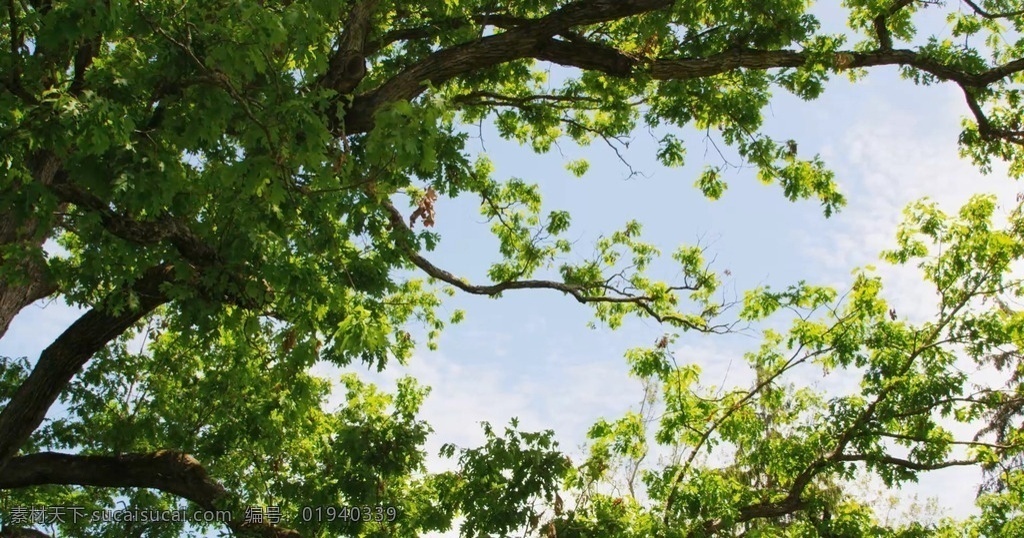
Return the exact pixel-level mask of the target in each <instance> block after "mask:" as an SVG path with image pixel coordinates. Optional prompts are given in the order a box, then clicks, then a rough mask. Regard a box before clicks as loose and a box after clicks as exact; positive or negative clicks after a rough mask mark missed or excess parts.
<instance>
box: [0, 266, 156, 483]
mask: <svg viewBox="0 0 1024 538" xmlns="http://www.w3.org/2000/svg"><path fill="white" fill-rule="evenodd" d="M172 273H173V267H171V266H169V265H159V266H156V267H153V268H150V269H149V270H147V271H146V272H145V274H144V275H143V276H142V277H141V278H139V280H138V281H136V282H135V284H134V285H133V286H132V287H131V289H130V290H125V291H130V292H132V293H134V294H135V295H137V297H138V301H137V303H136V304H135V306H131V307H129V306H126V307H124V308H121V309H120V310H119V311H112V310H111V309H110V308H109V307H108V306H107V305H100V306H98V307H95V308H93V309H91V310H89V311H88V312H86V313H85V314H83V315H82V317H80V318H78V320H77V321H75V322H74V323H73V324H71V326H70V327H68V328H67V330H65V331H64V332H63V333H61V335H60V336H58V337H57V339H56V340H54V341H53V343H52V344H50V345H49V346H48V347H47V348H46V349H44V350H43V352H42V354H40V356H39V361H38V362H37V363H36V366H35V368H33V369H32V373H31V374H29V376H28V378H27V379H26V380H25V381H24V382H23V383H22V384H21V386H20V387H19V388H18V390H17V392H15V393H14V395H13V396H12V397H11V399H10V401H9V402H8V403H7V406H5V407H4V409H3V411H0V475H3V473H4V471H3V468H4V466H5V464H6V463H7V462H8V460H10V458H11V457H13V456H14V454H16V453H17V451H18V449H20V448H21V446H22V445H24V444H25V441H27V440H28V438H29V436H30V435H31V434H32V432H34V431H35V430H36V428H38V427H39V425H40V424H42V422H43V418H44V417H45V416H46V412H47V411H48V410H49V409H50V406H51V405H53V403H54V402H55V401H57V397H58V396H59V395H60V393H61V391H63V390H64V387H66V386H67V384H68V382H69V381H71V378H72V377H74V375H75V374H76V373H78V371H79V370H80V369H81V368H82V365H84V364H85V363H86V362H87V361H88V360H89V359H90V358H92V356H93V354H95V353H96V352H97V351H99V350H100V349H102V348H103V346H105V345H107V343H108V342H110V341H111V340H113V339H115V338H117V337H118V336H120V335H121V334H122V333H123V332H124V331H125V330H127V329H128V328H129V327H131V326H132V325H133V324H135V322H137V321H139V320H140V319H142V318H143V317H145V316H146V315H147V314H149V313H150V312H152V311H153V310H155V309H156V308H157V307H158V306H160V305H161V304H163V303H165V302H167V300H168V298H167V296H166V295H165V294H164V293H163V292H162V291H161V287H162V285H163V284H164V283H167V282H170V280H171V277H172Z"/></svg>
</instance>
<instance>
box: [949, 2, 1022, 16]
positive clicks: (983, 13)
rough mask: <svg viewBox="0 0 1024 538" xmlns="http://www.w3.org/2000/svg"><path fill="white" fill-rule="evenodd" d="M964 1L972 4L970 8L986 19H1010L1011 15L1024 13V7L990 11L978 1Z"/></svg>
mask: <svg viewBox="0 0 1024 538" xmlns="http://www.w3.org/2000/svg"><path fill="white" fill-rule="evenodd" d="M963 2H964V3H965V4H967V5H968V6H970V8H971V9H972V10H974V12H975V13H977V14H978V15H981V16H982V17H984V18H986V19H1008V18H1010V17H1016V16H1018V15H1024V9H1018V10H1016V11H997V12H995V13H992V12H989V11H985V10H984V9H982V8H981V6H979V5H978V4H977V3H976V2H973V1H972V0H963Z"/></svg>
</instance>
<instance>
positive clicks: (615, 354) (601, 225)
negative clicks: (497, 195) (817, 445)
mask: <svg viewBox="0 0 1024 538" xmlns="http://www.w3.org/2000/svg"><path fill="white" fill-rule="evenodd" d="M933 22H934V25H935V26H936V27H934V28H932V27H930V26H931V25H932V23H933ZM940 25H941V22H935V21H931V22H928V23H926V24H922V25H920V26H921V29H922V30H936V31H938V30H941V26H940ZM966 113H967V109H966V106H965V105H964V104H963V101H962V97H961V96H960V94H959V93H958V91H957V90H956V89H955V87H953V86H951V85H940V86H935V87H916V86H914V85H913V84H912V83H910V82H907V81H902V80H899V78H898V77H897V76H896V69H895V68H881V69H874V70H872V71H871V73H870V74H869V76H868V77H867V78H866V79H864V80H862V81H860V82H858V83H857V84H851V83H849V82H848V81H845V80H842V79H837V80H835V81H833V82H832V83H831V84H830V85H829V87H828V91H826V93H825V95H824V96H823V97H822V98H820V99H818V100H816V101H813V102H802V101H800V100H798V99H796V98H793V97H791V96H788V95H783V94H779V95H778V96H777V98H776V99H775V100H773V102H772V105H771V107H770V108H769V109H767V110H765V114H766V117H767V121H766V128H765V132H766V133H768V134H770V135H772V136H773V137H776V138H780V139H789V138H791V139H794V140H797V141H798V142H799V147H800V154H801V155H802V156H809V155H813V154H815V153H820V154H821V155H822V156H823V158H824V159H825V160H826V162H827V163H828V165H829V166H830V167H831V168H832V169H833V170H834V171H835V172H836V175H837V179H838V181H839V183H840V185H841V188H842V191H843V192H844V193H845V194H846V195H847V198H848V201H849V203H848V205H847V206H846V207H845V208H844V209H843V210H842V211H841V212H840V213H839V214H838V215H836V216H833V217H832V218H830V219H826V218H825V217H824V216H823V215H822V212H821V209H820V207H819V206H818V205H817V204H816V203H815V202H798V203H791V202H788V201H786V200H785V199H784V197H783V195H782V191H781V189H780V188H778V187H777V186H764V185H762V184H761V183H759V182H758V181H757V180H756V179H755V178H754V177H753V174H752V173H750V171H749V170H748V171H741V172H736V173H733V172H728V173H727V176H726V177H727V178H728V179H729V189H728V190H727V191H726V193H725V195H724V196H723V198H722V199H721V200H719V201H714V202H712V201H709V200H707V199H705V198H704V197H703V196H702V195H701V194H700V192H699V191H698V190H697V189H696V188H694V187H693V182H694V180H695V179H696V176H697V174H698V173H699V171H700V170H701V168H702V167H703V165H704V164H705V163H708V162H710V163H712V164H717V163H718V157H717V154H716V153H715V152H714V150H713V149H712V150H710V151H708V153H707V157H706V158H705V155H704V154H705V151H704V146H703V144H702V142H701V139H702V135H701V134H700V133H696V132H693V131H692V130H691V131H685V132H684V133H682V134H683V135H685V137H686V139H687V140H688V141H690V142H691V144H690V145H689V147H688V158H687V161H688V164H687V166H686V167H684V168H679V169H666V168H663V167H661V166H660V165H658V164H657V163H656V161H655V160H654V146H653V140H652V139H651V138H650V137H649V136H648V135H647V134H646V132H644V131H641V132H638V133H636V134H635V135H634V137H633V142H632V143H631V144H630V147H629V149H628V150H627V151H625V152H624V155H625V157H626V158H627V159H628V160H629V162H630V163H631V164H632V165H633V166H634V167H635V168H637V169H638V170H641V171H643V172H644V173H645V174H647V176H646V177H644V176H638V177H635V178H632V179H625V177H626V176H627V174H628V170H627V169H626V167H625V166H624V165H623V164H622V163H620V162H619V161H618V159H617V158H616V156H615V155H614V154H613V153H611V152H610V151H609V150H608V148H607V147H606V146H605V145H604V144H602V143H600V142H598V143H595V144H594V145H593V146H592V147H590V148H586V149H581V148H577V147H574V146H573V145H572V144H569V143H563V144H562V146H561V149H562V151H563V152H564V156H563V155H560V154H559V152H558V151H557V150H555V151H553V152H551V153H549V154H547V155H535V154H533V153H532V152H531V151H530V150H529V149H527V148H523V147H519V146H517V145H516V144H513V143H509V142H505V141H502V140H501V139H500V138H499V137H498V136H497V134H496V133H495V132H494V131H493V130H491V129H488V128H486V127H485V128H484V133H483V134H484V144H485V146H486V148H487V150H488V153H489V155H490V157H491V158H492V159H493V160H494V162H495V165H496V171H497V172H496V175H497V176H498V177H499V178H507V177H520V178H522V179H524V180H527V181H529V182H536V183H539V184H540V185H541V186H542V190H543V193H544V195H545V208H546V209H548V210H553V209H564V210H568V211H570V212H571V213H572V215H573V226H572V228H571V231H570V232H569V234H568V236H569V237H571V238H579V240H580V241H579V245H580V247H581V252H584V253H586V252H589V250H590V249H589V244H591V243H592V242H593V240H594V239H595V238H596V237H597V236H599V235H601V234H608V233H611V232H612V231H614V230H616V229H618V228H620V227H621V226H622V225H623V224H624V223H625V222H626V221H628V220H630V219H638V220H640V221H641V222H642V223H643V224H644V226H645V233H644V237H645V239H646V240H648V241H650V242H653V243H655V244H658V245H659V246H661V247H662V248H663V250H664V251H665V252H671V250H673V249H674V248H675V247H676V246H678V245H680V244H694V243H696V242H698V241H701V242H702V243H703V244H706V245H708V247H709V248H708V254H709V255H711V256H717V261H716V263H715V267H717V268H720V269H729V270H730V272H731V273H732V275H733V279H734V281H735V282H734V283H729V286H730V287H731V286H733V285H734V286H735V289H736V290H737V293H739V294H741V293H742V291H743V290H745V289H748V288H750V287H753V286H756V285H759V284H769V285H773V286H786V285H788V284H790V283H795V282H796V281H798V280H801V279H805V280H808V281H810V282H815V283H823V284H833V285H836V286H838V287H840V288H842V287H843V286H844V285H845V284H846V283H848V281H849V275H850V271H851V270H852V269H853V268H855V267H858V266H863V265H866V264H876V265H878V266H879V272H880V274H881V275H882V276H883V278H884V280H885V283H886V286H887V289H888V291H887V296H888V298H889V299H890V300H892V301H893V302H894V305H895V307H896V309H897V310H898V311H899V312H900V314H901V315H906V316H908V317H909V318H910V319H912V320H918V321H919V320H921V319H925V318H927V317H928V316H929V314H930V312H931V308H932V306H931V305H932V303H933V301H932V298H931V296H930V294H929V291H928V289H927V288H926V287H925V286H923V285H922V284H921V282H920V278H919V277H918V275H917V274H916V271H915V270H913V269H907V268H892V267H888V266H885V265H884V264H881V263H880V262H879V261H878V260H877V255H878V252H879V251H881V250H883V249H885V248H887V247H890V246H891V245H892V244H893V237H894V232H895V226H896V224H897V222H898V221H899V217H900V212H901V211H902V209H903V207H904V206H905V205H906V204H907V203H909V202H911V201H914V200H916V199H919V198H920V197H922V196H926V195H927V196H931V197H932V198H934V199H936V200H937V201H939V202H940V204H941V205H942V206H943V208H944V209H947V210H955V209H956V208H958V207H959V205H960V204H962V203H963V202H964V201H966V200H967V198H969V197H970V196H971V195H972V194H974V193H979V192H985V193H996V194H998V195H999V196H1000V198H1001V199H1002V200H1003V201H1004V202H1006V205H1009V203H1010V202H1012V201H1013V198H1014V196H1015V194H1016V193H1017V191H1018V186H1017V185H1016V184H1015V183H1014V182H1013V181H1012V180H1010V179H1007V178H1006V176H1005V174H1004V173H1003V170H1002V169H1001V168H999V167H996V169H995V171H994V172H993V173H992V174H991V175H989V176H982V175H981V174H979V173H978V172H977V171H976V170H975V169H974V168H973V167H972V166H971V165H970V164H969V163H967V162H965V161H963V160H961V159H959V158H958V157H957V148H956V139H957V135H958V134H959V122H960V118H961V117H962V116H964V115H965V114H966ZM473 132H474V133H475V132H476V131H475V129H474V130H473ZM581 156H584V157H587V158H588V159H590V161H591V169H590V171H589V172H588V173H587V174H586V175H585V176H584V177H582V178H576V177H574V176H572V175H571V174H570V173H568V172H567V171H565V169H564V164H565V162H566V161H567V160H570V159H575V158H578V157H581ZM436 209H437V226H436V231H437V232H439V233H440V234H441V236H442V238H443V239H442V242H441V244H440V246H439V248H438V249H437V250H436V251H435V252H433V253H431V254H430V255H429V259H430V260H431V261H432V262H434V263H435V264H436V265H439V266H441V267H443V268H445V269H447V270H449V271H452V272H454V273H456V274H459V275H462V276H465V277H467V278H469V279H470V280H473V281H477V282H484V281H485V272H486V268H487V266H488V265H489V264H490V263H491V262H493V261H497V260H498V259H499V258H498V256H499V254H498V252H497V248H496V242H495V241H494V240H493V239H492V238H491V236H490V233H489V231H488V225H487V224H485V223H484V222H483V219H482V217H480V216H479V213H478V211H477V205H476V203H475V201H474V200H472V199H468V198H467V199H459V200H440V201H438V203H437V208H436ZM444 308H445V309H447V310H454V309H456V308H461V309H464V310H466V312H467V318H466V320H465V321H464V322H463V323H462V324H460V325H456V326H452V327H449V328H448V329H447V330H446V331H445V333H444V334H443V336H442V338H441V341H440V349H439V350H438V351H436V352H431V351H428V350H426V349H425V348H421V349H419V350H418V351H417V353H416V355H415V356H414V357H413V358H412V359H411V361H410V363H409V365H408V366H406V367H398V366H397V365H394V367H392V368H389V369H388V370H387V371H385V372H384V373H383V374H371V373H367V372H364V374H365V376H366V377H367V378H369V379H373V380H376V381H378V382H380V383H381V384H382V385H384V386H389V385H391V384H393V382H394V380H395V379H396V378H397V377H398V376H400V375H403V374H411V375H414V376H416V377H417V378H419V379H420V380H421V381H422V382H423V383H425V384H427V385H431V386H432V387H433V392H432V394H431V396H430V397H429V399H428V400H427V402H426V404H425V406H424V409H423V417H424V418H425V419H426V420H427V421H428V422H429V423H430V424H431V425H432V426H433V427H434V429H435V434H434V436H433V437H432V438H431V440H430V444H429V445H428V450H429V451H430V453H431V455H432V458H431V461H432V464H433V465H434V466H435V468H442V467H443V466H444V465H445V464H444V462H441V461H440V460H439V459H438V458H436V454H437V450H438V448H439V447H440V445H441V444H442V443H446V442H453V443H455V444H457V445H460V446H475V445H477V444H479V443H481V442H482V441H483V434H482V431H481V428H480V427H479V422H481V421H489V422H491V423H492V424H493V425H495V426H496V427H501V426H503V425H505V424H507V423H508V421H509V419H510V418H512V417H518V418H519V419H520V422H521V425H522V428H523V429H525V430H538V429H547V428H551V429H554V430H555V431H556V432H557V433H558V438H559V440H560V441H561V444H562V447H563V449H565V450H567V451H569V452H570V453H574V454H577V455H578V454H579V451H578V450H577V446H578V445H579V444H580V443H582V442H583V440H584V433H585V431H586V430H587V428H588V427H589V426H590V425H591V424H592V423H593V422H594V420H595V419H596V418H598V417H600V416H604V417H609V418H614V417H617V416H620V415H621V414H622V413H623V412H625V411H626V410H627V409H629V408H630V406H634V405H636V403H637V402H639V400H640V398H641V396H642V391H641V388H640V384H639V383H638V382H637V381H636V380H633V379H631V378H629V377H628V375H627V367H626V363H625V360H624V358H623V353H624V352H625V350H626V349H628V348H630V347H633V346H638V345H649V344H651V343H653V342H654V341H655V340H656V338H658V337H659V336H660V335H661V334H663V333H664V332H665V329H664V328H662V327H659V326H657V325H656V324H655V323H654V322H637V321H633V322H629V323H627V324H626V325H625V326H623V327H622V328H621V329H620V330H618V331H615V332H611V331H608V330H606V329H598V330H592V329H588V328H587V326H586V324H587V322H588V321H590V319H591V311H590V309H589V308H587V307H585V306H583V305H580V304H578V303H576V302H575V301H573V300H572V299H571V298H568V297H565V296H562V295H561V294H558V293H555V292H546V291H522V292H519V293H507V294H506V295H505V297H503V298H501V299H499V300H492V299H487V298H481V297H471V296H465V295H461V294H460V295H457V296H456V297H455V298H453V299H451V300H449V301H448V302H447V303H446V305H445V307H444ZM75 317H76V313H75V312H74V311H72V310H71V309H69V308H66V307H64V306H62V305H60V304H59V303H52V304H47V305H42V304H41V305H36V306H31V307H29V308H27V309H26V310H25V311H24V312H23V313H22V314H21V315H20V316H19V317H18V318H17V319H16V320H15V322H14V323H13V324H12V326H11V329H10V331H9V332H8V334H7V336H6V338H4V340H3V341H2V342H0V355H9V356H26V355H27V356H29V357H35V356H37V355H38V353H39V351H40V350H41V349H42V348H43V347H45V346H46V345H47V344H48V343H49V342H50V341H52V339H53V338H54V337H55V336H56V335H57V334H59V332H60V331H61V330H63V329H64V328H65V327H66V326H67V325H68V324H70V323H71V321H73V320H74V318H75ZM758 343H759V341H758V339H757V338H755V337H753V336H752V335H751V334H746V335H728V336H702V335H686V336H684V337H683V338H681V339H680V340H679V341H678V342H677V343H676V344H675V349H674V351H675V353H676V355H677V360H678V361H679V362H680V363H683V362H688V361H694V362H697V363H699V364H701V365H702V367H703V368H704V371H705V374H706V375H707V376H708V377H707V378H708V382H709V383H721V382H722V380H726V383H727V384H743V383H744V382H745V381H746V378H745V377H744V375H743V369H742V368H740V367H739V364H740V363H741V361H742V359H741V354H742V352H743V351H746V350H749V349H752V348H754V347H755V346H757V345H758ZM323 371H324V372H325V373H327V374H330V375H336V372H335V371H334V370H333V369H329V368H325V369H323ZM803 381H805V382H806V383H809V384H815V385H816V386H821V387H822V388H826V389H829V390H850V386H849V383H847V382H851V383H852V382H854V381H855V379H852V378H851V379H847V380H838V381H836V380H830V381H827V382H825V381H823V380H821V379H816V378H807V379H804V380H803ZM976 481H977V475H976V473H974V472H973V471H969V470H967V471H965V470H946V471H939V472H934V473H930V474H929V475H927V476H926V477H925V478H924V479H923V480H922V481H921V483H920V484H919V485H917V486H915V487H909V488H906V489H905V490H904V491H903V492H901V493H900V496H901V497H903V498H909V497H910V496H912V495H914V494H917V495H920V496H922V497H931V496H934V497H936V498H937V499H938V502H939V504H940V506H942V507H943V510H944V511H946V512H945V513H948V514H950V515H959V516H963V515H966V514H967V513H969V511H970V507H971V506H972V505H973V491H974V486H975V483H976Z"/></svg>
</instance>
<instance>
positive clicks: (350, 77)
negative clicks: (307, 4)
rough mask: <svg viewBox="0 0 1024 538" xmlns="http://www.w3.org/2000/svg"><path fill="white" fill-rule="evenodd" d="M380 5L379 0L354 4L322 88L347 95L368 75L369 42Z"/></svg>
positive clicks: (368, 0) (323, 79) (360, 0)
mask: <svg viewBox="0 0 1024 538" xmlns="http://www.w3.org/2000/svg"><path fill="white" fill-rule="evenodd" d="M378 4H380V0H359V1H357V2H355V3H354V4H353V6H352V9H351V10H350V11H349V14H348V20H347V21H346V22H345V30H344V32H343V33H342V34H341V37H340V38H339V39H338V50H337V51H335V53H334V55H332V56H331V59H330V62H329V64H328V68H327V72H326V73H324V76H323V78H322V79H321V81H320V85H321V86H324V87H327V88H331V89H333V90H335V91H337V92H338V94H340V95H348V94H350V93H352V90H354V89H355V88H356V86H358V85H359V83H360V82H361V81H362V80H363V77H365V76H366V53H365V51H366V40H367V37H368V35H369V32H370V24H371V22H372V19H373V14H374V12H375V11H376V10H377V5H378Z"/></svg>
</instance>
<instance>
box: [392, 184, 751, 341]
mask: <svg viewBox="0 0 1024 538" xmlns="http://www.w3.org/2000/svg"><path fill="white" fill-rule="evenodd" d="M382 205H383V206H384V209H385V210H386V211H387V212H388V216H389V218H390V220H391V225H392V227H393V228H394V229H395V230H399V231H400V232H402V233H404V234H405V235H406V236H407V237H408V236H411V235H412V230H411V229H409V227H408V226H407V225H406V224H405V219H404V218H403V217H402V213H401V212H399V211H398V209H396V208H395V206H394V205H393V204H391V203H390V202H387V201H385V202H383V203H382ZM399 246H400V248H402V250H403V251H404V253H405V255H406V257H408V258H409V261H411V262H412V263H413V265H415V266H416V267H419V268H420V269H422V270H423V272H425V273H427V274H428V275H430V276H432V277H434V278H436V279H438V280H440V281H442V282H445V283H447V284H451V285H452V286H455V287H456V288H458V289H460V290H462V291H464V292H466V293H471V294H473V295H489V296H495V295H498V294H500V293H502V292H505V291H508V290H522V289H548V290H555V291H560V292H562V293H564V294H566V295H570V296H572V298H574V299H576V300H577V301H579V302H580V303H584V304H586V303H626V304H632V305H635V306H636V307H637V308H639V309H641V310H642V311H644V313H646V314H647V315H649V316H650V317H651V318H653V319H654V320H656V321H658V322H659V323H668V324H671V325H674V326H677V327H683V328H686V329H690V330H696V331H700V332H707V333H720V332H728V330H729V329H730V328H731V326H730V325H714V326H708V325H706V324H705V325H696V324H694V323H693V321H691V320H688V319H686V318H684V317H682V316H679V315H675V314H659V313H658V312H656V311H655V310H654V308H652V306H651V303H652V302H654V298H653V297H647V296H643V295H632V294H630V293H627V292H626V291H623V290H619V289H616V288H614V287H613V286H611V285H609V284H608V283H607V282H601V283H595V284H567V283H565V282H555V281H553V280H533V279H531V280H508V281H505V282H498V283H495V284H488V285H477V284H471V283H470V282H468V281H466V280H465V279H464V278H462V277H459V276H456V275H454V274H452V273H450V272H448V271H446V270H444V269H442V268H440V267H438V266H436V265H434V264H433V263H431V262H430V261H429V260H427V259H426V258H424V257H423V256H422V255H421V254H420V253H419V252H417V251H416V250H415V249H414V248H412V247H411V246H410V245H409V244H408V242H405V244H402V243H400V244H399ZM673 289H675V290H683V289H689V290H695V289H696V288H695V287H693V286H678V287H675V288H673ZM596 290H603V291H604V292H610V293H613V294H614V295H589V294H588V293H589V292H593V291H596Z"/></svg>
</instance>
